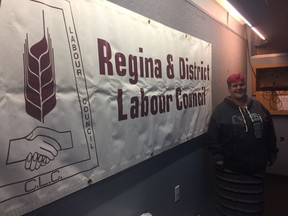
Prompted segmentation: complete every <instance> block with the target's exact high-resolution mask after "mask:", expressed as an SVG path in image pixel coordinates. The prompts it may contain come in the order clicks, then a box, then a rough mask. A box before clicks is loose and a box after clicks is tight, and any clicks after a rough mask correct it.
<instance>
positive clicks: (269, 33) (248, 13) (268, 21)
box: [229, 0, 288, 54]
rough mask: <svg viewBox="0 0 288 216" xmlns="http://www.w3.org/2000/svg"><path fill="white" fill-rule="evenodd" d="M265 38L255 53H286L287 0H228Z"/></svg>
mask: <svg viewBox="0 0 288 216" xmlns="http://www.w3.org/2000/svg"><path fill="white" fill-rule="evenodd" d="M229 2H230V3H231V4H232V5H233V6H234V7H235V8H236V9H237V10H238V11H239V12H240V13H241V14H242V15H243V16H244V17H246V19H247V20H249V21H250V23H251V24H252V25H253V26H254V27H255V28H257V29H258V30H259V31H260V32H262V33H263V35H264V36H265V37H266V38H267V43H262V44H261V45H257V50H258V51H257V52H258V53H257V54H270V53H288V1H287V0H229Z"/></svg>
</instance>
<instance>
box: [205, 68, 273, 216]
mask: <svg viewBox="0 0 288 216" xmlns="http://www.w3.org/2000/svg"><path fill="white" fill-rule="evenodd" d="M227 85H228V91H229V93H230V96H228V97H226V98H225V99H224V101H223V102H222V103H220V104H219V105H218V106H217V107H216V108H215V110H214V111H213V113H212V116H211V119H210V123H209V127H208V132H207V134H206V135H207V136H206V144H207V145H208V148H209V150H210V152H211V154H212V157H213V159H214V160H215V164H216V165H215V167H216V170H215V173H216V208H215V215H219V216H220V215H221V216H222V215H231V216H237V215H241V216H244V215H250V216H256V215H263V208H264V194H263V189H264V178H265V169H266V167H267V165H272V164H273V163H274V161H275V160H276V157H277V152H278V149H277V147H276V136H275V131H274V126H273V122H272V119H271V116H270V113H269V111H268V110H267V109H266V108H265V107H264V106H263V105H262V104H261V103H260V102H258V101H257V100H255V99H252V98H250V97H248V96H247V94H246V91H247V88H246V82H245V77H244V75H243V74H242V73H234V74H231V75H230V76H229V77H228V79H227Z"/></svg>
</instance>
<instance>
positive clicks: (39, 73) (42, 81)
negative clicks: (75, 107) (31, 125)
mask: <svg viewBox="0 0 288 216" xmlns="http://www.w3.org/2000/svg"><path fill="white" fill-rule="evenodd" d="M42 14H43V38H42V39H41V40H40V41H39V42H37V43H35V44H34V45H33V46H31V48H30V49H29V42H28V34H26V40H25V44H24V54H23V58H24V59H23V60H24V82H25V83H24V88H25V89H24V95H25V107H26V112H27V114H29V115H30V116H32V117H33V118H35V119H37V120H39V121H40V122H42V123H44V117H45V116H46V115H47V114H48V113H49V112H51V111H52V110H53V108H54V107H55V106H56V83H55V66H54V55H53V48H52V41H51V38H50V34H49V31H48V28H47V35H46V31H45V20H44V12H42Z"/></svg>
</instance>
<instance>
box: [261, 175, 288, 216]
mask: <svg viewBox="0 0 288 216" xmlns="http://www.w3.org/2000/svg"><path fill="white" fill-rule="evenodd" d="M287 215H288V176H279V175H274V174H268V176H267V180H266V184H265V212H264V216H287Z"/></svg>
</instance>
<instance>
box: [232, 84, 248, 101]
mask: <svg viewBox="0 0 288 216" xmlns="http://www.w3.org/2000/svg"><path fill="white" fill-rule="evenodd" d="M228 90H229V93H230V96H231V98H233V99H236V100H237V99H242V98H244V97H245V96H246V90H247V88H246V83H245V82H244V81H241V80H239V81H237V82H233V83H231V85H230V87H228Z"/></svg>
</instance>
